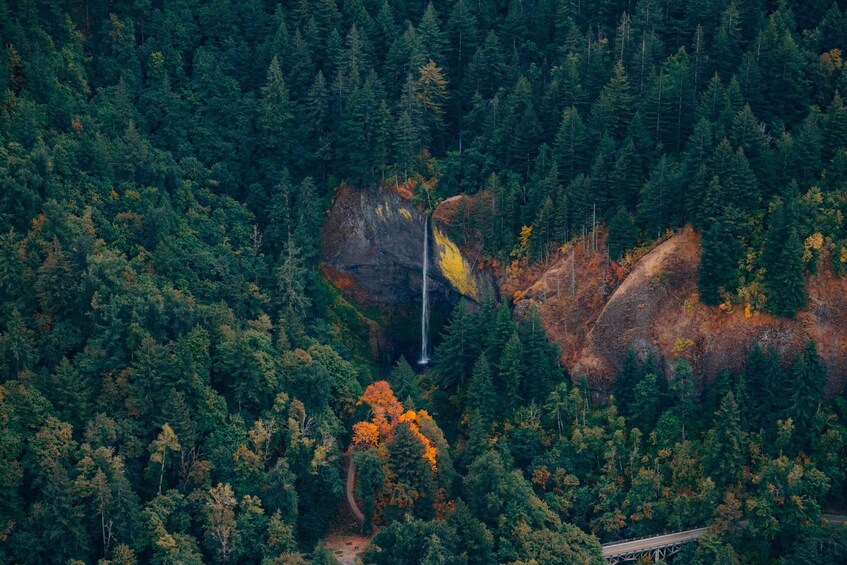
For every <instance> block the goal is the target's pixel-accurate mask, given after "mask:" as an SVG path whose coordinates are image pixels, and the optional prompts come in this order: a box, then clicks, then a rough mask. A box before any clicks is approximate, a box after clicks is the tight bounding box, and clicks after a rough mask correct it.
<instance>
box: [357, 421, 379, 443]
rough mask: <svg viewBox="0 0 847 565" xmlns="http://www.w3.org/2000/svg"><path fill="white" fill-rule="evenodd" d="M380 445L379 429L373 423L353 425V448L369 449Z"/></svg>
mask: <svg viewBox="0 0 847 565" xmlns="http://www.w3.org/2000/svg"><path fill="white" fill-rule="evenodd" d="M378 443H379V427H377V425H376V424H373V423H371V422H359V423H357V424H353V447H354V448H355V449H368V448H371V447H376V445H377V444H378Z"/></svg>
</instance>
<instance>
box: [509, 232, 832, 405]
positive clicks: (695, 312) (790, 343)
mask: <svg viewBox="0 0 847 565" xmlns="http://www.w3.org/2000/svg"><path fill="white" fill-rule="evenodd" d="M600 248H601V249H602V245H601V246H600ZM572 253H575V254H576V255H575V261H574V264H575V270H576V275H577V276H576V277H575V278H576V289H575V292H574V296H571V295H570V288H569V286H568V282H569V281H570V273H571V271H570V264H571V259H570V254H572ZM699 261H700V246H699V237H698V236H697V235H696V234H695V233H694V232H693V231H692V230H691V229H690V228H688V229H685V230H683V231H681V232H680V233H677V234H675V235H673V236H671V237H670V238H668V239H667V240H666V241H663V242H662V243H660V244H658V245H657V246H656V247H655V248H654V249H652V250H651V251H650V252H649V253H646V254H645V255H644V256H643V257H641V258H640V259H639V260H638V261H636V262H635V263H634V264H633V265H632V266H631V268H630V269H629V270H628V272H622V273H619V274H618V275H616V274H615V273H610V272H609V271H610V270H614V268H613V267H611V268H610V267H608V266H606V265H605V262H604V261H603V260H602V255H601V254H599V253H598V254H591V253H586V252H585V251H584V250H583V249H582V248H581V246H579V245H577V246H575V247H572V248H570V249H568V250H567V251H565V252H563V253H562V254H561V256H560V257H559V258H558V260H557V261H555V262H554V263H553V264H552V265H551V266H550V268H549V269H546V270H545V271H544V272H543V273H540V274H539V275H538V276H537V277H535V280H534V281H532V283H531V284H529V285H528V286H527V287H526V288H525V290H524V291H523V295H524V296H525V298H524V299H523V301H522V304H521V305H520V306H521V308H525V307H527V306H528V305H530V304H535V305H536V306H537V307H538V309H539V311H540V313H541V316H542V319H543V320H544V323H545V328H546V329H547V332H548V334H549V335H550V336H551V338H552V339H554V340H555V341H557V342H558V343H560V344H561V346H562V352H563V360H564V361H565V363H566V364H567V366H568V368H569V369H570V371H571V373H572V374H574V375H587V376H588V377H589V379H590V380H591V381H593V382H594V383H595V384H597V385H598V386H608V385H609V384H610V382H611V380H612V379H613V378H614V377H615V376H616V375H617V371H618V369H619V368H620V364H621V361H622V360H623V357H624V355H625V354H626V351H627V350H628V349H629V348H634V349H635V350H636V352H637V353H639V354H640V355H641V356H642V357H645V356H646V355H648V354H653V355H654V356H656V355H658V356H660V357H661V358H663V359H664V360H666V361H670V360H673V359H687V360H689V361H690V362H691V364H692V365H693V367H694V369H695V371H696V372H697V373H698V374H701V375H703V376H704V377H706V378H713V377H715V376H716V375H717V374H718V373H719V372H720V371H721V370H723V369H731V370H738V369H740V368H741V367H743V365H744V363H745V362H746V360H747V356H748V355H749V352H750V350H751V349H752V348H753V346H754V345H756V344H759V345H760V346H761V347H762V348H765V349H767V348H774V349H776V351H777V352H778V353H779V354H780V356H781V358H782V359H783V361H785V362H788V361H790V360H791V359H792V358H793V356H794V355H796V354H797V353H798V352H799V351H800V350H801V349H802V348H803V347H804V346H805V345H806V344H807V343H808V342H809V340H810V339H814V340H815V343H816V344H817V347H818V352H819V353H820V355H821V358H822V360H823V362H824V364H825V365H826V368H827V371H828V375H829V387H828V389H829V392H830V393H834V392H836V391H839V390H842V389H843V387H844V384H845V383H844V381H845V377H847V301H845V300H844V298H843V297H844V296H845V293H847V278H845V277H838V276H836V275H835V274H834V273H832V270H831V269H830V268H829V266H828V263H827V262H828V261H829V258H823V259H821V266H820V268H819V273H818V274H817V275H814V276H811V277H809V278H808V281H807V282H808V287H809V307H808V309H806V310H804V311H802V312H800V313H798V315H797V317H796V318H795V319H793V320H788V319H785V318H777V317H774V316H769V315H767V314H763V313H756V312H752V313H751V312H746V311H745V308H744V306H743V305H741V306H733V307H732V308H728V309H727V308H720V307H710V306H705V305H703V304H701V303H700V302H699V298H698V294H697V268H698V266H699ZM604 275H605V276H604ZM616 276H619V277H620V278H619V279H618V280H615V278H616ZM610 280H611V281H612V282H611V286H610V282H609V281H610ZM563 281H564V282H563ZM604 287H605V291H604ZM612 288H613V289H614V290H612Z"/></svg>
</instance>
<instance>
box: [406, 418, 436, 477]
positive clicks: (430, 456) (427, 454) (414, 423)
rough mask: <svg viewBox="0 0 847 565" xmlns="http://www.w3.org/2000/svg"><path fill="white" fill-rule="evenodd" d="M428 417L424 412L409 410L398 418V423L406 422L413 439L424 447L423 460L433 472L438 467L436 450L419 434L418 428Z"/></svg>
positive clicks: (427, 439) (426, 438)
mask: <svg viewBox="0 0 847 565" xmlns="http://www.w3.org/2000/svg"><path fill="white" fill-rule="evenodd" d="M429 417H430V415H429V414H427V412H426V410H420V411H418V412H415V411H414V410H409V411H408V412H406V413H405V414H402V415H401V416H400V422H408V424H409V429H410V430H412V433H413V434H415V437H416V438H418V440H420V442H421V444H423V446H424V459H426V460H427V461H429V465H430V467H432V470H433V471H436V470H438V467H437V466H436V464H435V458H436V456H437V455H438V450H437V449H436V448H435V446H434V445H432V442H431V441H429V438H428V437H426V436H425V435H423V434H422V433H421V429H420V428H419V427H418V425H419V424H420V422H421V421H422V420H423V419H424V418H429Z"/></svg>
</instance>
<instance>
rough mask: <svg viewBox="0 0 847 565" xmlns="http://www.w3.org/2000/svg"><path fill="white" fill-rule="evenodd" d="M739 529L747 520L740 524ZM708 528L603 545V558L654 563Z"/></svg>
mask: <svg viewBox="0 0 847 565" xmlns="http://www.w3.org/2000/svg"><path fill="white" fill-rule="evenodd" d="M821 521H822V522H824V523H829V524H844V523H845V522H847V516H845V515H841V514H821ZM740 525H741V527H744V526H746V525H747V520H744V521H743V522H740ZM708 531H709V528H694V529H693V530H685V531H682V532H674V533H671V534H662V535H659V536H649V537H644V538H637V539H629V540H621V541H613V542H609V543H605V544H603V557H604V558H605V559H606V563H608V564H609V565H616V564H617V563H624V562H626V561H635V560H638V559H644V558H645V557H649V558H650V559H651V560H652V561H653V562H654V563H655V562H657V561H659V560H664V559H667V558H668V557H670V556H671V555H673V554H675V553H678V552H679V551H680V550H681V549H682V546H683V545H685V544H687V543H691V542H693V541H697V540H698V539H700V536H702V535H703V534H705V533H706V532H708Z"/></svg>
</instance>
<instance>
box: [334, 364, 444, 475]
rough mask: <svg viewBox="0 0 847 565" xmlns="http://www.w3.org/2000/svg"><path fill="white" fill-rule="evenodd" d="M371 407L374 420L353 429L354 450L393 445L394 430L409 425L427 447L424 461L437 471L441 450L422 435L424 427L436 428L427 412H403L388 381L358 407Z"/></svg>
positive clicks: (373, 388) (374, 387) (368, 393)
mask: <svg viewBox="0 0 847 565" xmlns="http://www.w3.org/2000/svg"><path fill="white" fill-rule="evenodd" d="M362 404H367V405H368V406H369V407H370V409H371V419H370V420H367V421H363V422H358V423H357V424H354V425H353V440H352V442H351V443H352V448H353V449H356V450H365V449H369V448H371V447H380V446H384V445H385V444H386V443H387V442H389V441H391V438H392V437H393V434H394V429H395V428H396V427H397V425H398V424H400V423H401V422H406V423H408V424H409V429H411V431H412V433H413V434H414V436H415V437H416V438H417V439H418V440H419V441H420V442H421V444H422V445H423V447H424V455H423V457H424V459H426V460H427V461H428V462H429V465H430V467H432V470H433V471H436V470H437V465H436V459H437V455H438V450H437V449H436V447H435V445H433V443H432V441H430V439H429V438H428V437H426V436H425V435H424V434H423V433H422V432H421V427H424V428H427V427H432V426H427V424H430V423H432V424H434V421H433V420H432V417H431V416H430V415H429V414H428V413H427V412H426V410H417V411H416V410H407V411H406V412H404V411H403V405H402V404H400V401H399V400H397V397H395V396H394V392H393V391H392V390H391V385H389V384H388V383H387V382H386V381H377V382H375V383H373V384H371V385H370V386H368V388H366V389H365V392H364V393H363V394H362V396H361V398H360V399H359V401H358V402H357V403H356V405H357V406H361V405H362Z"/></svg>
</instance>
